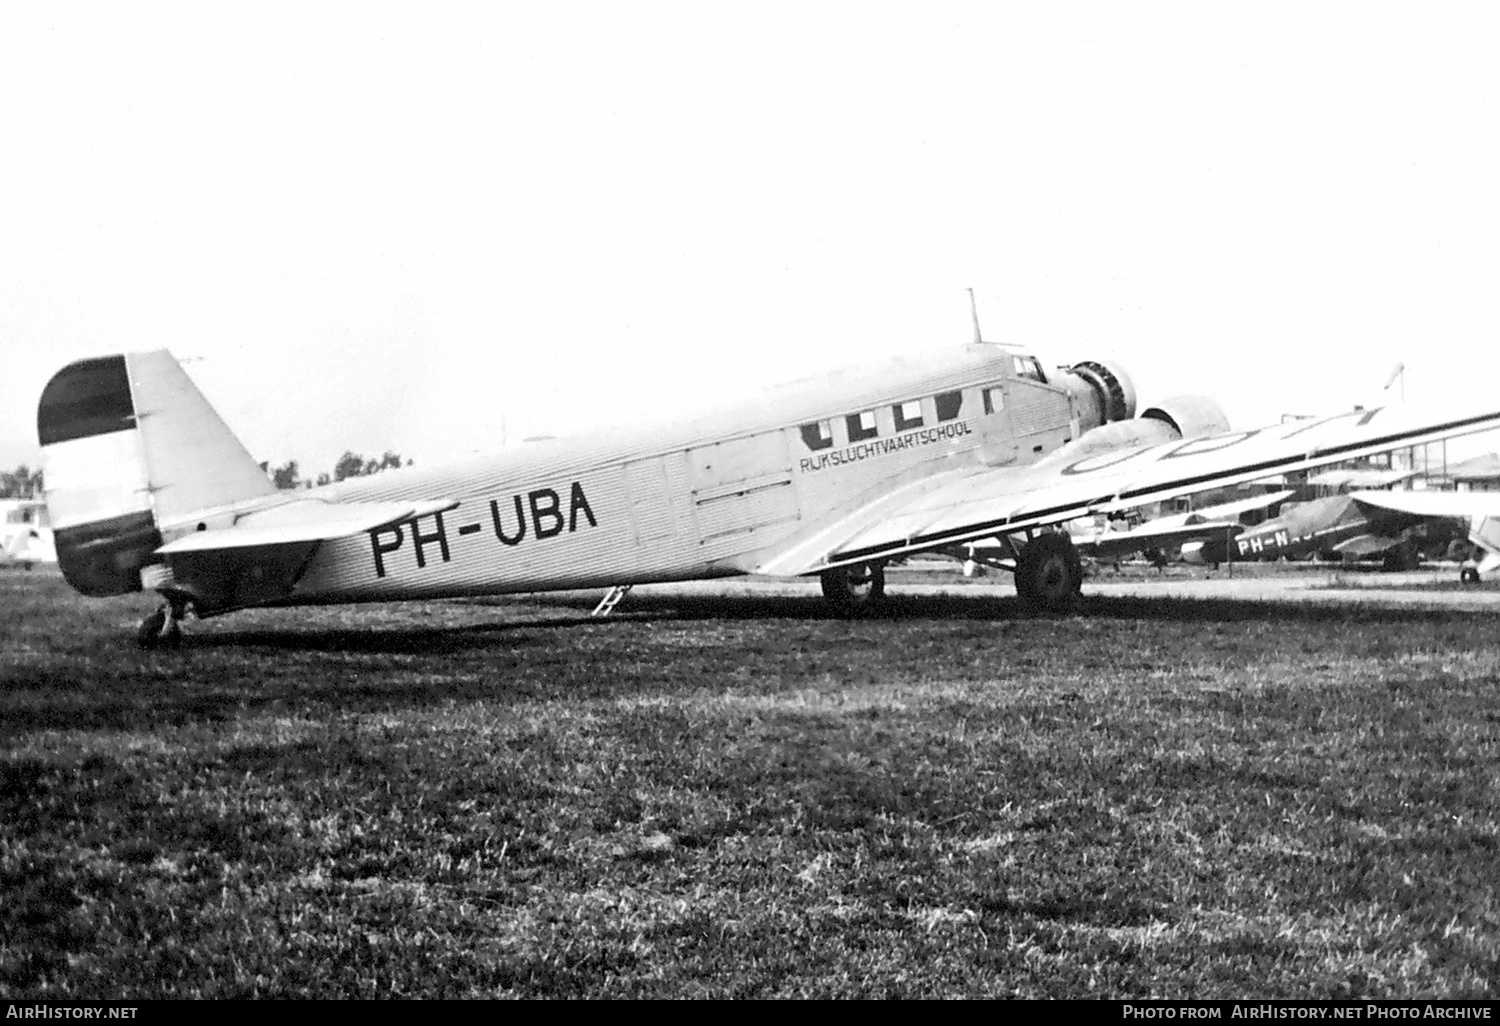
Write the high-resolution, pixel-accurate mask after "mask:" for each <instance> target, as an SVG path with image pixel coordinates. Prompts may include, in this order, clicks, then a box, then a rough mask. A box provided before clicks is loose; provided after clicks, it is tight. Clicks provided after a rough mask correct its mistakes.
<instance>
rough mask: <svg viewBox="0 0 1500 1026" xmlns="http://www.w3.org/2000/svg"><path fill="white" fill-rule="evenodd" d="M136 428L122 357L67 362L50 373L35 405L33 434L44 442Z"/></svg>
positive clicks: (128, 375)
mask: <svg viewBox="0 0 1500 1026" xmlns="http://www.w3.org/2000/svg"><path fill="white" fill-rule="evenodd" d="M133 427H135V404H134V403H133V402H131V399H130V374H129V372H128V371H127V370H126V369H125V357H123V356H103V357H99V358H98V359H93V360H80V361H78V362H77V363H70V364H68V365H67V366H66V367H64V368H63V369H62V370H60V371H58V372H57V373H56V374H54V375H53V376H52V380H51V381H49V382H47V387H46V388H44V389H42V401H41V402H40V403H39V404H38V405H37V411H36V433H37V437H38V438H40V439H41V442H42V444H43V445H52V444H53V443H54V442H67V441H71V440H72V439H75V438H92V437H93V436H94V435H105V434H109V433H110V432H112V431H126V430H129V429H130V428H133Z"/></svg>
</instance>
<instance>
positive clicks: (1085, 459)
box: [755, 407, 1500, 576]
mask: <svg viewBox="0 0 1500 1026" xmlns="http://www.w3.org/2000/svg"><path fill="white" fill-rule="evenodd" d="M1495 427H1500V411H1490V412H1485V413H1478V414H1473V415H1469V416H1465V417H1452V416H1451V415H1450V416H1446V417H1434V416H1430V415H1423V414H1422V413H1420V412H1418V411H1414V410H1412V409H1409V408H1393V407H1376V408H1373V409H1368V410H1354V411H1351V412H1349V413H1344V414H1339V415H1336V416H1332V417H1327V418H1324V419H1321V420H1316V421H1295V422H1292V423H1288V424H1277V425H1272V426H1269V427H1264V428H1257V429H1254V430H1250V431H1232V432H1225V433H1222V434H1218V435H1209V436H1206V437H1202V438H1195V439H1191V440H1186V441H1174V442H1167V443H1163V444H1160V445H1153V446H1137V447H1131V448H1123V449H1117V450H1112V451H1108V452H1104V453H1095V454H1092V455H1080V454H1076V453H1074V454H1070V453H1069V451H1068V449H1066V448H1064V449H1061V450H1059V451H1058V452H1057V453H1054V454H1053V455H1052V456H1050V457H1048V458H1047V459H1045V460H1043V461H1041V462H1039V463H1035V464H1032V465H1031V466H1029V467H1020V468H1006V467H994V468H992V467H973V468H968V469H966V470H962V471H953V472H950V473H949V474H946V475H943V476H941V477H939V478H929V479H928V480H927V481H925V482H922V483H921V484H920V485H919V486H916V487H911V488H907V489H905V490H904V491H903V493H902V494H900V495H896V494H887V495H885V496H882V497H881V498H879V499H876V500H875V501H874V502H871V503H868V504H866V505H865V506H863V507H861V508H860V509H857V510H854V511H852V512H848V513H846V514H844V515H843V516H841V517H839V518H838V519H837V520H835V521H833V522H830V523H828V524H825V525H821V526H820V527H819V528H817V529H815V530H813V531H812V532H810V533H805V534H804V535H802V536H801V537H799V538H797V539H794V540H793V542H792V544H791V545H788V546H785V547H783V548H781V549H779V550H778V551H775V552H772V553H770V554H768V555H767V556H766V557H765V558H763V559H762V561H761V562H760V563H759V564H758V565H757V566H756V567H755V572H757V573H762V574H779V575H787V576H795V575H800V574H808V573H815V572H818V571H821V570H824V569H827V568H829V567H835V566H842V565H846V564H850V563H859V562H865V561H869V560H877V559H888V558H891V557H894V556H900V555H905V554H907V553H911V552H918V551H922V550H924V549H932V548H938V547H940V546H944V545H951V544H954V543H961V542H966V541H971V540H974V539H978V538H987V537H991V536H995V535H1002V534H1011V533H1015V532H1021V531H1027V530H1031V529H1034V528H1039V527H1046V526H1050V525H1052V524H1056V523H1060V522H1062V521H1064V520H1070V519H1072V518H1074V517H1080V516H1089V515H1093V514H1096V513H1113V512H1118V511H1120V510H1125V509H1130V508H1133V507H1135V506H1140V505H1143V504H1145V503H1148V502H1155V501H1158V500H1161V499H1168V498H1173V497H1175V496H1179V495H1189V494H1192V493H1194V492H1200V491H1205V490H1208V489H1211V488H1219V487H1223V486H1226V485H1232V484H1239V483H1241V482H1247V481H1255V480H1259V479H1262V478H1265V477H1268V476H1271V475H1275V474H1284V473H1289V472H1292V471H1298V470H1307V469H1311V468H1313V467H1319V466H1325V465H1327V464H1330V463H1337V462H1341V461H1343V460H1349V459H1355V458H1358V457H1361V456H1368V455H1373V454H1375V453H1381V452H1388V451H1390V450H1392V449H1399V448H1404V447H1406V446H1414V445H1423V444H1425V443H1427V442H1433V441H1438V440H1440V439H1443V438H1452V437H1456V436H1459V435H1465V434H1472V433H1474V432H1478V431H1485V430H1489V429H1491V428H1495Z"/></svg>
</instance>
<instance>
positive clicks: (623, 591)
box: [589, 584, 631, 616]
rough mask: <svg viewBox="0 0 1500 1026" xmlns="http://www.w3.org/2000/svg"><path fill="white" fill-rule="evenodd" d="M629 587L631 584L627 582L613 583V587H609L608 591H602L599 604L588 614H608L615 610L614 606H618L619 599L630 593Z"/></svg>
mask: <svg viewBox="0 0 1500 1026" xmlns="http://www.w3.org/2000/svg"><path fill="white" fill-rule="evenodd" d="M630 588H631V586H630V585H628V584H617V585H615V586H614V587H613V588H611V589H609V591H607V592H605V593H604V597H603V598H602V599H600V600H599V604H598V605H597V606H595V607H594V611H593V612H592V613H590V614H589V615H590V616H608V615H609V614H610V613H613V612H614V611H615V606H618V605H619V604H620V600H621V599H623V598H624V597H625V596H626V595H628V594H630Z"/></svg>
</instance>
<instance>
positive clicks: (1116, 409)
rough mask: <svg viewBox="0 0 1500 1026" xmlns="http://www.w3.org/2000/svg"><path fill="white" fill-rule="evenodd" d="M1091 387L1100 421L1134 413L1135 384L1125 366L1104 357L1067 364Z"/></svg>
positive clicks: (1069, 371) (1126, 417) (1109, 420)
mask: <svg viewBox="0 0 1500 1026" xmlns="http://www.w3.org/2000/svg"><path fill="white" fill-rule="evenodd" d="M1068 374H1070V375H1072V376H1074V377H1076V378H1080V379H1082V380H1083V381H1084V382H1085V383H1086V384H1087V385H1088V386H1089V388H1090V390H1092V392H1093V395H1094V400H1095V402H1096V404H1097V409H1098V411H1099V420H1098V423H1100V424H1108V423H1111V422H1113V421H1117V420H1129V419H1130V418H1131V417H1134V416H1135V385H1134V384H1132V383H1131V380H1130V375H1128V374H1126V373H1125V368H1123V367H1121V366H1120V365H1119V364H1117V363H1114V362H1112V361H1107V360H1085V361H1084V362H1082V363H1075V364H1074V365H1073V366H1071V367H1069V368H1068Z"/></svg>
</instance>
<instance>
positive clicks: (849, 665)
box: [0, 572, 1500, 999]
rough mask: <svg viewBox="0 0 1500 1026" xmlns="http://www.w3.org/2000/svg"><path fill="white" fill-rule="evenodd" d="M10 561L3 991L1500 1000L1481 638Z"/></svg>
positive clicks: (1275, 609) (1408, 623)
mask: <svg viewBox="0 0 1500 1026" xmlns="http://www.w3.org/2000/svg"><path fill="white" fill-rule="evenodd" d="M589 604H590V603H589V602H587V601H585V600H582V599H576V600H575V599H546V598H540V599H532V600H519V599H518V600H494V601H482V602H480V601H476V602H454V603H434V604H403V605H395V606H374V607H364V608H340V609H326V610H312V611H292V612H277V613H247V614H237V615H234V616H230V617H226V618H224V619H222V620H215V621H209V622H206V623H203V624H191V625H189V628H190V631H189V640H188V643H187V645H186V646H185V647H184V648H183V649H182V650H181V651H178V652H172V653H147V652H141V651H138V650H137V649H136V648H135V646H134V644H133V635H134V627H135V623H136V622H137V621H138V620H139V618H140V616H141V615H142V614H143V613H144V612H146V611H147V610H148V609H149V608H150V606H149V603H148V601H147V600H145V599H142V598H136V599H134V600H131V601H104V602H99V601H88V600H83V599H80V598H78V597H76V596H74V595H73V594H72V593H71V592H70V591H68V589H67V588H66V586H65V585H63V583H62V582H61V580H60V579H59V578H57V577H55V576H51V575H45V574H35V573H34V574H23V573H19V572H14V573H0V739H3V740H0V743H3V755H0V893H3V902H0V996H4V997H40V996H79V997H109V996H117V997H127V996H128V997H178V996H207V997H236V996H249V995H259V996H282V995H314V996H375V995H423V996H465V995H474V996H500V995H518V996H590V997H605V996H721V997H728V996H743V997H752V996H753V997H790V996H862V997H883V996H908V997H928V996H1003V995H1016V996H1023V997H1089V996H1095V997H1128V996H1157V997H1201V998H1207V997H1299V998H1300V997H1333V998H1354V997H1386V998H1394V997H1475V998H1490V999H1493V998H1495V997H1496V996H1497V991H1500V772H1497V769H1500V697H1497V691H1496V686H1497V679H1500V618H1497V617H1496V615H1495V614H1494V613H1440V612H1424V611H1421V610H1412V609H1400V610H1395V609H1377V608H1373V607H1364V606H1359V605H1348V606H1329V605H1322V604H1319V605H1305V604H1303V605H1293V604H1286V605H1278V604H1276V603H1251V602H1226V601H1217V602H1189V601H1182V600H1151V599H1145V600H1142V599H1105V598H1093V599H1088V600H1086V602H1085V604H1084V607H1083V612H1082V614H1081V615H1075V616H1067V617H1059V618H1030V617H1025V616H1022V615H1021V614H1020V613H1019V612H1018V610H1017V609H1016V607H1015V605H1014V603H1013V600H1010V599H994V598H989V599H979V598H965V597H955V598H927V599H902V598H901V597H900V596H899V595H896V596H894V597H893V600H892V601H891V602H890V603H889V606H888V608H887V609H886V610H885V611H884V612H883V614H882V615H880V616H879V617H877V618H871V619H860V620H842V619H837V618H834V617H832V616H830V615H829V614H828V613H826V612H825V611H824V610H823V608H822V606H821V605H820V603H819V602H817V601H816V600H815V599H814V598H812V597H811V594H809V596H808V597H807V598H796V597H793V598H756V597H726V598H717V599H715V598H680V597H676V598H674V597H671V596H656V597H640V596H632V597H631V598H629V599H627V600H626V602H625V604H624V605H622V607H621V610H620V613H619V614H617V616H616V618H614V619H612V620H611V621H608V622H598V621H591V620H589V619H588V618H587V611H588V608H589Z"/></svg>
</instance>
